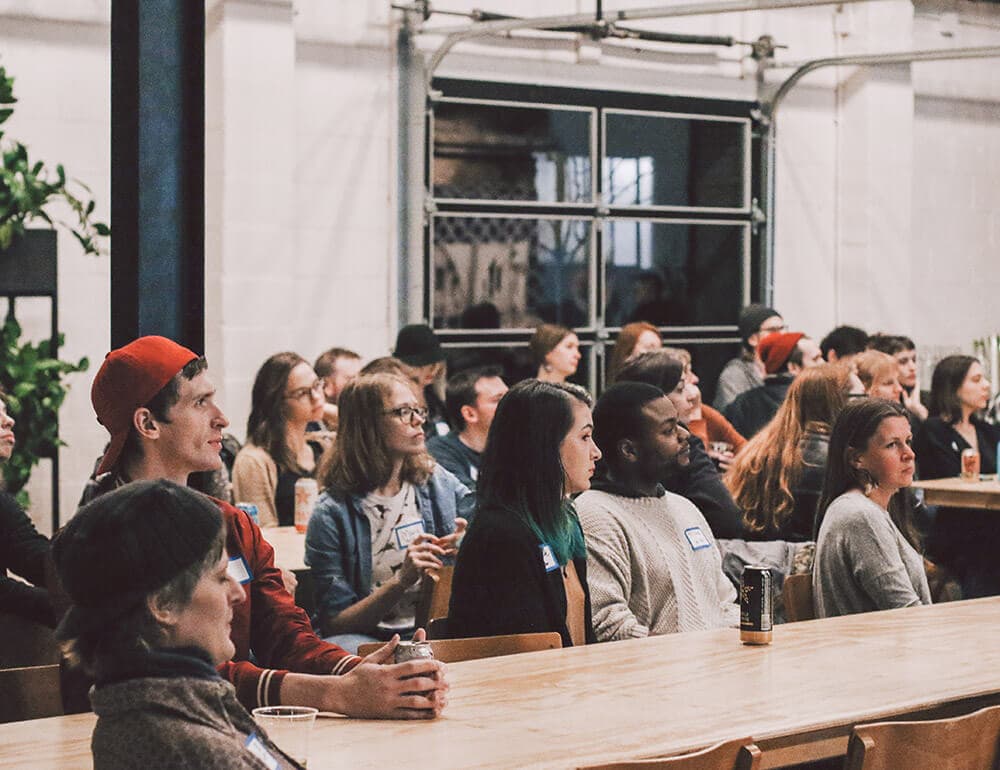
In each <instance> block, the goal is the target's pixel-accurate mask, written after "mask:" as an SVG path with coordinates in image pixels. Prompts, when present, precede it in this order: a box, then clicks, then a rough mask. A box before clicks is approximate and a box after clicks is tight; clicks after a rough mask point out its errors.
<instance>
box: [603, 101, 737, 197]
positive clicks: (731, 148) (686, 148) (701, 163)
mask: <svg viewBox="0 0 1000 770" xmlns="http://www.w3.org/2000/svg"><path fill="white" fill-rule="evenodd" d="M746 126H747V124H746V123H745V122H742V121H741V122H732V121H718V120H705V119H696V118H683V117H662V116H656V115H646V114H642V115H636V114H631V113H624V114H623V113H618V112H611V111H609V112H606V113H605V130H606V131H607V135H606V136H607V139H606V141H607V148H606V150H605V152H606V157H605V158H604V170H603V174H604V190H605V195H606V197H607V200H608V203H609V205H612V206H691V207H699V208H734V209H743V208H746V207H747V205H748V204H749V201H747V200H746V192H745V185H744V182H745V179H746V174H745V166H744V159H745V156H746V153H747V151H748V149H749V148H748V147H746V146H745V145H746Z"/></svg>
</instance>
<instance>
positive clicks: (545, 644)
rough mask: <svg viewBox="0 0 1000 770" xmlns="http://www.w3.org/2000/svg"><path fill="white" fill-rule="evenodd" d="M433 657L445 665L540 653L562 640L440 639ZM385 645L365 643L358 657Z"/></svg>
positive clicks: (537, 637) (522, 637)
mask: <svg viewBox="0 0 1000 770" xmlns="http://www.w3.org/2000/svg"><path fill="white" fill-rule="evenodd" d="M430 644H431V650H433V651H434V657H435V659H437V660H440V661H441V662H443V663H457V662H458V661H460V660H479V659H480V658H498V657H500V656H502V655H515V654H517V653H519V652H537V651H538V650H558V649H559V648H561V647H562V637H561V636H559V634H558V633H556V632H555V631H552V632H549V633H544V634H507V635H505V636H476V637H469V638H467V639H437V640H432V641H431V643H430ZM381 646H382V643H381V642H374V643H370V644H362V645H361V646H360V647H358V655H360V656H361V657H365V656H366V655H370V654H371V653H373V652H375V650H377V649H378V648H379V647H381Z"/></svg>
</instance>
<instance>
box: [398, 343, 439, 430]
mask: <svg viewBox="0 0 1000 770" xmlns="http://www.w3.org/2000/svg"><path fill="white" fill-rule="evenodd" d="M392 355H393V356H395V357H396V358H398V359H399V360H400V361H402V362H403V363H404V364H406V365H407V366H408V367H410V372H409V375H410V378H411V379H412V380H413V381H414V382H416V383H417V385H418V386H419V387H420V388H421V389H422V392H423V397H424V405H425V406H426V407H427V420H426V421H425V422H424V436H425V437H426V438H431V437H432V436H444V435H446V434H447V433H449V432H450V431H451V426H450V425H449V424H448V413H447V411H446V410H445V405H444V380H445V369H446V367H445V355H444V348H442V347H441V342H440V341H439V340H438V338H437V336H436V335H435V334H434V331H433V330H432V329H431V327H429V326H427V325H426V324H410V325H409V326H404V327H403V328H402V329H400V330H399V334H397V335H396V349H395V350H393V351H392Z"/></svg>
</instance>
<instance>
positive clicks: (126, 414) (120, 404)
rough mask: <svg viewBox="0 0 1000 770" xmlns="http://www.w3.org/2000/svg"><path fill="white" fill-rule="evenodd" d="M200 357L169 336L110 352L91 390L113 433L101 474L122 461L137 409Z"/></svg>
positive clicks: (100, 414) (144, 339)
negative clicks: (123, 448) (120, 458)
mask: <svg viewBox="0 0 1000 770" xmlns="http://www.w3.org/2000/svg"><path fill="white" fill-rule="evenodd" d="M196 358H198V355H197V354H196V353H194V352H193V351H190V350H188V349H187V348H185V347H183V346H182V345H178V344H177V343H176V342H174V341H173V340H168V339H167V338H166V337H140V338H139V339H137V340H136V341H135V342H130V343H129V344H128V345H126V346H125V347H122V348H118V350H112V351H111V352H110V353H108V355H107V356H106V357H105V359H104V363H103V364H101V368H100V369H99V370H98V372H97V376H96V377H95V378H94V384H93V386H92V387H91V389H90V402H91V403H92V404H93V405H94V412H95V413H96V414H97V421H98V422H99V423H101V425H103V426H104V427H105V428H107V429H108V433H110V434H111V444H110V445H109V446H108V449H107V451H106V452H105V453H104V457H103V458H102V459H101V464H100V466H99V467H98V469H97V472H98V473H106V472H108V471H110V470H111V469H112V468H113V467H114V466H115V463H117V462H118V456H119V455H120V454H121V452H122V447H124V446H125V439H126V438H128V434H129V430H130V429H131V427H132V415H134V414H135V410H136V409H138V408H139V407H141V406H145V405H146V404H148V403H149V402H150V401H151V400H152V399H153V396H155V395H156V394H157V393H159V392H160V391H161V390H162V389H163V386H164V385H166V384H167V383H168V382H170V380H172V379H173V378H174V375H176V374H177V373H178V372H179V371H180V370H181V369H183V368H184V367H185V366H187V365H188V364H189V363H191V361H193V360H194V359H196Z"/></svg>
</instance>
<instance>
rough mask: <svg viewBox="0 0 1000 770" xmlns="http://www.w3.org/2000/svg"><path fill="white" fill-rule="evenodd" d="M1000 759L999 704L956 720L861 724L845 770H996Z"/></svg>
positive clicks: (848, 751) (856, 731)
mask: <svg viewBox="0 0 1000 770" xmlns="http://www.w3.org/2000/svg"><path fill="white" fill-rule="evenodd" d="M998 759H1000V706H991V707H989V708H984V709H980V710H979V711H975V712H973V713H972V714H966V715H965V716H961V717H954V718H952V719H937V720H930V721H925V722H875V723H872V724H867V725H857V726H856V727H855V728H854V732H853V733H852V734H851V740H850V742H849V743H848V745H847V761H846V762H845V763H844V770H862V769H863V770H898V768H904V767H905V768H910V767H913V768H918V767H919V768H933V770H967V768H984V769H985V770H989V768H993V767H996V762H997V760H998Z"/></svg>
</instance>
